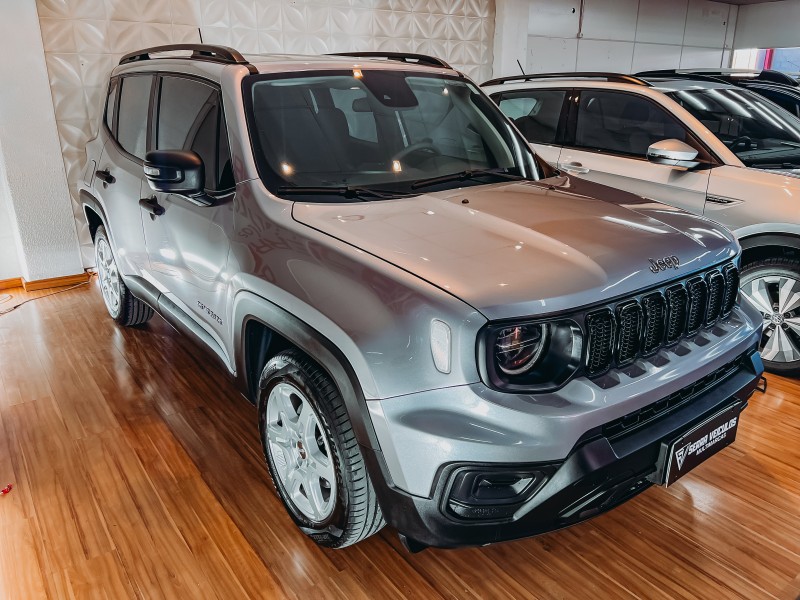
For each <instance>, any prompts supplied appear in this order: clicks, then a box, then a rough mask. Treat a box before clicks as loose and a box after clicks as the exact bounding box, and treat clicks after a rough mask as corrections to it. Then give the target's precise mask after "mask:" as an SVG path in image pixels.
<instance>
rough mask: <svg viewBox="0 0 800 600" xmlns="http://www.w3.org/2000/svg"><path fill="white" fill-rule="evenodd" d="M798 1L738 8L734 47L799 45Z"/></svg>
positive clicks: (787, 46) (799, 1)
mask: <svg viewBox="0 0 800 600" xmlns="http://www.w3.org/2000/svg"><path fill="white" fill-rule="evenodd" d="M798 23H800V0H783V1H781V2H767V3H764V4H751V5H748V6H742V7H740V8H739V19H738V21H737V23H736V37H735V38H734V40H733V44H734V48H796V47H798V46H800V28H798Z"/></svg>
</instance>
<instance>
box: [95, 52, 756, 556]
mask: <svg viewBox="0 0 800 600" xmlns="http://www.w3.org/2000/svg"><path fill="white" fill-rule="evenodd" d="M176 50H188V51H190V52H191V55H190V56H184V57H179V56H176V53H175V52H174V51H176ZM80 193H81V198H82V201H83V206H84V210H85V213H86V219H87V221H88V223H89V226H90V230H91V232H92V235H93V238H94V243H95V246H96V254H97V268H98V272H99V275H100V285H101V288H102V293H103V299H104V301H105V304H106V306H107V308H108V311H109V313H110V314H111V316H112V317H113V318H114V319H115V320H116V321H117V322H118V323H120V324H121V325H139V324H142V323H144V322H146V321H147V320H148V319H149V318H150V317H151V316H152V315H153V313H154V311H155V312H158V313H159V314H160V315H161V316H162V317H163V318H164V319H166V320H167V321H168V322H169V323H171V324H172V325H173V326H174V327H175V328H176V329H178V330H180V331H181V332H184V333H186V334H188V335H189V336H190V337H191V338H193V339H194V340H196V341H198V342H199V343H200V344H201V346H202V347H204V348H206V349H208V350H209V351H210V353H211V355H212V356H213V357H215V358H216V359H217V360H218V361H219V363H221V364H222V366H223V367H224V369H226V370H227V371H228V372H229V373H230V374H231V375H232V376H234V377H235V378H236V381H237V382H238V383H239V385H240V387H241V390H242V392H243V394H244V395H245V396H246V397H247V398H249V399H250V400H251V401H252V402H253V403H254V404H256V406H257V408H258V426H259V429H260V433H261V439H262V441H263V448H264V454H265V456H266V460H267V464H268V467H269V471H270V474H271V476H272V479H273V481H274V483H275V487H276V489H277V492H278V494H279V496H280V498H281V499H282V500H283V502H284V504H285V505H286V509H287V511H288V512H289V514H290V515H291V517H292V518H293V519H294V521H295V522H296V523H297V525H298V526H299V527H300V528H301V529H302V531H303V532H305V533H306V534H307V535H309V536H311V537H312V538H313V539H315V540H316V541H317V542H318V543H320V544H323V545H326V546H331V547H343V546H347V545H349V544H353V543H355V542H357V541H359V540H361V539H364V538H365V537H367V536H369V535H371V534H373V533H375V532H377V531H378V530H379V529H380V528H381V527H382V526H383V525H384V522H386V523H389V524H390V525H392V526H394V527H395V528H396V529H397V530H398V531H399V533H400V534H401V536H402V539H403V540H404V543H405V544H406V545H407V547H408V548H410V549H412V550H416V549H420V548H423V547H425V546H427V545H434V546H443V547H452V546H459V545H466V544H484V543H489V542H496V541H501V540H508V539H513V538H518V537H523V536H528V535H534V534H538V533H542V532H546V531H549V530H553V529H556V528H560V527H564V526H567V525H571V524H574V523H577V522H579V521H581V520H584V519H586V518H589V517H591V516H593V515H596V514H598V513H601V512H603V511H605V510H608V509H610V508H612V507H614V506H616V505H618V504H620V503H621V502H624V501H625V500H627V499H629V498H631V497H632V496H634V495H635V494H637V493H639V492H641V491H643V490H644V489H646V488H647V487H649V486H650V485H652V484H661V485H669V484H671V483H672V482H674V481H675V480H676V479H677V478H678V477H680V476H681V475H683V474H684V473H686V472H687V471H688V470H690V469H691V468H692V467H694V466H695V465H697V464H698V463H700V462H701V461H703V460H704V459H706V458H708V457H709V456H711V455H712V454H714V453H715V452H717V451H718V450H720V449H722V448H723V447H724V446H726V445H728V444H729V443H731V442H732V441H733V439H734V437H735V434H736V428H737V425H738V422H739V413H740V412H741V410H742V409H743V408H744V406H745V405H746V403H747V400H748V398H749V396H750V395H751V394H752V393H753V391H754V389H756V387H757V385H758V382H759V380H760V378H761V374H762V370H763V367H762V364H761V360H760V358H759V356H758V353H757V350H756V348H757V345H758V342H759V339H760V334H761V322H762V320H761V315H760V314H759V312H758V311H757V310H756V309H755V308H754V307H752V306H750V305H744V304H742V305H740V304H738V303H737V296H738V294H737V290H738V271H737V268H738V261H739V246H738V245H737V243H736V241H735V240H734V239H733V238H732V236H731V235H730V234H729V233H728V232H727V231H726V230H724V229H723V228H721V227H720V226H718V225H715V224H714V223H712V222H710V221H708V220H705V219H703V218H701V217H695V216H691V215H689V214H688V213H685V212H683V211H681V210H678V209H675V208H672V207H669V206H665V205H661V204H658V203H654V202H651V201H648V200H644V199H642V198H641V197H638V196H635V195H633V194H629V193H626V192H620V191H618V190H614V189H611V188H608V187H605V186H603V185H600V184H596V183H592V182H588V181H583V180H580V179H576V178H574V177H572V176H569V175H561V176H558V175H556V173H555V171H553V170H552V169H551V168H550V167H548V166H547V165H546V164H545V163H544V161H542V160H540V159H538V158H537V157H536V156H535V155H534V153H533V152H532V150H530V148H529V146H528V145H527V144H526V143H525V140H524V139H523V138H522V137H521V136H520V134H519V133H518V132H517V130H516V129H515V128H514V127H513V126H512V125H511V124H510V123H509V121H507V120H506V119H505V118H504V117H503V115H502V113H501V112H500V111H499V110H498V109H497V108H496V107H495V106H494V104H493V103H492V102H491V100H490V99H489V98H488V97H487V96H485V95H484V94H483V93H482V92H481V91H480V90H479V88H478V87H477V86H476V85H475V84H473V83H472V82H471V81H470V80H469V79H467V78H466V77H464V76H463V75H462V74H460V73H458V72H457V71H455V70H453V69H452V68H450V67H449V66H448V65H447V64H445V63H444V62H442V61H439V60H437V59H433V58H430V57H425V56H420V55H400V54H390V55H386V54H381V55H374V56H373V55H371V54H370V53H361V54H352V55H349V56H323V57H286V56H279V57H252V59H251V60H246V59H245V58H243V57H242V56H241V55H240V54H239V53H237V52H236V51H234V50H231V49H230V48H223V47H214V46H203V45H199V46H193V45H188V46H167V47H159V48H152V49H149V50H143V51H141V52H136V53H133V54H130V55H128V56H126V57H124V58H123V59H122V61H121V62H120V65H119V66H118V67H117V68H115V69H114V71H113V73H112V75H111V78H110V82H109V86H108V96H107V99H106V106H105V118H104V123H103V125H102V127H101V131H100V133H99V134H98V136H97V137H96V138H95V139H94V140H92V141H91V142H90V143H89V144H88V146H87V167H86V171H85V175H84V181H83V184H82V186H81V192H80Z"/></svg>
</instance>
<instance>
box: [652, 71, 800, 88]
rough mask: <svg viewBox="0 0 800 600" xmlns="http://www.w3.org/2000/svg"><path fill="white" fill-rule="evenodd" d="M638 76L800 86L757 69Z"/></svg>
mask: <svg viewBox="0 0 800 600" xmlns="http://www.w3.org/2000/svg"><path fill="white" fill-rule="evenodd" d="M637 75H638V76H640V77H643V76H645V75H647V76H650V77H653V76H659V77H660V76H664V75H666V76H669V77H673V76H674V77H680V76H687V75H693V76H697V77H707V78H715V79H716V81H726V82H728V83H729V82H730V81H731V80H734V81H736V80H742V81H769V82H771V83H780V84H783V85H789V86H792V87H797V86H798V85H800V82H798V81H797V80H796V79H795V78H794V77H792V76H791V75H789V74H787V73H784V72H783V71H776V70H774V69H764V70H762V71H759V70H757V69H755V70H753V69H658V70H655V71H643V72H640V73H637Z"/></svg>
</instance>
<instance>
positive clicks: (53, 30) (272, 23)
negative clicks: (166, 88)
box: [21, 0, 494, 266]
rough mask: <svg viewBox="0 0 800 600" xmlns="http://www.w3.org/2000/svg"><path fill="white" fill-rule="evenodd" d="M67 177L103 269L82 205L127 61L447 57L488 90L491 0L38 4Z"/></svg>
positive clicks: (74, 0)
mask: <svg viewBox="0 0 800 600" xmlns="http://www.w3.org/2000/svg"><path fill="white" fill-rule="evenodd" d="M21 1H23V2H29V1H31V0H21ZM37 6H38V10H39V17H40V22H41V30H42V39H43V42H44V50H45V56H46V59H47V69H48V72H49V77H50V84H51V88H52V95H53V104H54V106H55V114H56V121H57V124H58V132H59V138H60V141H61V147H62V150H63V156H64V168H65V169H66V172H67V177H68V180H69V185H70V191H71V197H72V201H73V210H74V212H75V214H76V217H77V223H78V228H79V234H80V241H81V247H82V251H83V255H84V263H85V264H86V265H87V266H89V265H91V264H92V262H93V257H92V250H91V243H90V238H89V233H88V231H87V229H86V226H85V224H84V222H83V219H82V217H81V216H80V208H79V205H78V204H77V191H76V190H77V182H78V178H79V177H80V176H81V172H80V171H81V166H82V164H83V160H84V151H83V148H84V145H85V143H86V141H87V140H88V139H89V138H90V137H91V136H92V135H94V132H95V131H96V128H97V125H98V122H99V117H100V110H101V101H102V98H101V97H102V94H103V85H104V82H105V80H106V78H107V76H108V73H109V72H110V71H111V69H112V68H113V66H114V65H115V64H117V62H118V61H119V58H120V57H121V56H122V54H124V53H125V52H129V51H131V50H135V49H139V48H142V47H147V46H155V45H159V44H168V43H176V42H198V41H200V37H199V36H200V32H202V39H203V41H204V42H206V43H214V44H224V45H229V46H233V47H235V48H237V49H238V50H240V51H241V52H243V53H245V54H246V53H281V52H289V53H300V54H319V53H325V52H343V51H347V50H383V51H406V52H422V53H426V54H434V55H438V56H441V57H443V58H445V59H446V60H447V61H449V62H451V63H452V64H454V65H455V66H457V67H459V68H461V69H464V71H465V72H466V73H468V74H469V75H471V76H473V77H475V78H476V79H477V80H478V81H482V80H484V79H487V78H488V77H489V76H490V75H491V64H492V36H493V34H494V2H492V1H488V0H457V1H454V0H331V1H327V2H326V1H317V2H309V1H306V0H296V1H291V2H290V1H286V0H159V1H149V2H144V1H142V2H134V1H132V0H37Z"/></svg>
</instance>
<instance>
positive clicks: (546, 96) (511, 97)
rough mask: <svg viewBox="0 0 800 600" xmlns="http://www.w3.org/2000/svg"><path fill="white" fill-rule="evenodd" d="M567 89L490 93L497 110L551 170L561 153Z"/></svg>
mask: <svg viewBox="0 0 800 600" xmlns="http://www.w3.org/2000/svg"><path fill="white" fill-rule="evenodd" d="M568 92H569V90H566V89H533V90H514V91H508V92H499V93H497V94H492V96H491V97H492V100H494V101H495V102H496V103H497V105H498V106H499V107H500V110H501V111H502V112H503V114H505V115H506V116H507V117H508V118H509V119H511V120H512V121H513V122H514V124H515V125H516V126H517V129H519V130H520V133H522V135H523V136H525V139H526V140H528V142H529V143H530V145H531V147H532V148H533V149H534V150H535V151H536V154H538V155H539V156H541V157H542V158H543V159H545V160H546V161H547V162H548V163H550V165H552V166H553V167H555V166H556V164H557V163H558V159H559V155H560V154H561V144H562V130H563V125H564V122H565V114H566V111H565V102H564V101H565V99H566V98H567V96H568Z"/></svg>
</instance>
